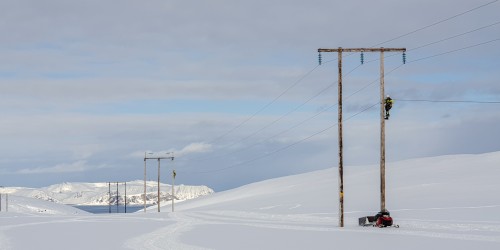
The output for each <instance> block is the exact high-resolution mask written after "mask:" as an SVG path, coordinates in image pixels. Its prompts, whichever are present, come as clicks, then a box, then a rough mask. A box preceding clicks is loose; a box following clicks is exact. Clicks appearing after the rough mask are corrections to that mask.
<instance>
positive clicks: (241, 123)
mask: <svg viewBox="0 0 500 250" xmlns="http://www.w3.org/2000/svg"><path fill="white" fill-rule="evenodd" d="M318 67H319V65H316V67H314V68H313V69H311V70H310V71H309V72H307V73H306V74H305V75H303V76H302V77H301V78H299V79H298V80H297V81H295V82H294V83H293V84H292V85H290V86H288V88H286V89H285V90H284V91H283V92H281V94H279V95H278V96H277V97H275V98H274V99H273V100H272V101H270V102H269V103H267V104H266V105H264V106H263V107H262V108H260V109H259V110H257V112H255V113H253V114H252V115H251V116H250V117H248V118H247V119H245V120H243V121H242V122H240V123H239V124H238V125H236V126H235V127H233V128H232V129H230V130H228V131H227V132H225V133H223V134H222V135H220V136H218V137H216V138H215V139H213V140H211V141H209V142H208V143H209V144H212V143H214V142H216V141H219V140H221V139H222V138H224V137H226V136H227V135H229V134H230V133H232V132H233V131H235V130H236V129H238V128H240V127H241V126H243V125H244V124H245V123H247V122H249V121H250V120H252V119H253V118H254V117H255V116H256V115H257V114H259V113H260V112H262V111H264V110H265V109H266V108H268V107H269V106H271V105H272V104H273V103H275V102H276V101H277V100H278V99H279V98H281V97H282V96H283V95H284V94H286V93H287V92H288V91H289V90H290V89H292V88H294V87H295V86H297V84H299V83H300V82H301V81H302V80H304V79H305V78H306V77H307V76H308V75H310V74H311V73H312V72H313V71H315V70H316V69H317V68H318Z"/></svg>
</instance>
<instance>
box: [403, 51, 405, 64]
mask: <svg viewBox="0 0 500 250" xmlns="http://www.w3.org/2000/svg"><path fill="white" fill-rule="evenodd" d="M403 64H406V52H403Z"/></svg>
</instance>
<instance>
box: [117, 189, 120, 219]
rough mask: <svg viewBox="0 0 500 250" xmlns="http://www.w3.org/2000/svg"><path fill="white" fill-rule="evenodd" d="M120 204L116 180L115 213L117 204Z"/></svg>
mask: <svg viewBox="0 0 500 250" xmlns="http://www.w3.org/2000/svg"><path fill="white" fill-rule="evenodd" d="M119 204H120V197H119V196H118V182H116V213H118V212H119V209H118V206H119Z"/></svg>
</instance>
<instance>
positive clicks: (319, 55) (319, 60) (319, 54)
mask: <svg viewBox="0 0 500 250" xmlns="http://www.w3.org/2000/svg"><path fill="white" fill-rule="evenodd" d="M318 62H319V65H321V52H320V53H318Z"/></svg>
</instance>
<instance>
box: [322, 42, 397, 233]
mask: <svg viewBox="0 0 500 250" xmlns="http://www.w3.org/2000/svg"><path fill="white" fill-rule="evenodd" d="M384 51H387V52H405V51H406V48H342V47H339V48H337V49H318V52H319V53H321V52H337V53H338V67H339V80H338V85H339V86H338V92H339V97H338V99H339V101H338V102H339V104H338V116H339V125H338V128H339V139H338V140H339V227H344V172H343V171H344V166H343V164H344V163H343V141H342V137H343V135H342V52H361V53H363V52H380V209H381V210H382V209H385V118H384V117H385V110H384V95H385V93H384ZM320 56H321V54H320ZM320 64H321V57H320Z"/></svg>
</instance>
